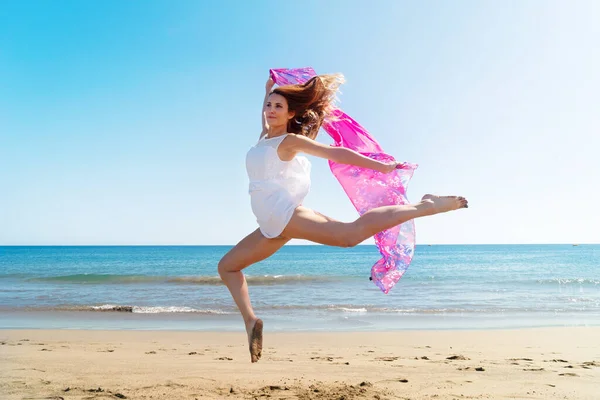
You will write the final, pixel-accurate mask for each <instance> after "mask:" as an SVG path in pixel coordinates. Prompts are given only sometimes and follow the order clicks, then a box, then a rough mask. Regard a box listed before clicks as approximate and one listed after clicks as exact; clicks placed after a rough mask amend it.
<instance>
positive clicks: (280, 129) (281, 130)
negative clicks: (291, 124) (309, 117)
mask: <svg viewBox="0 0 600 400" xmlns="http://www.w3.org/2000/svg"><path fill="white" fill-rule="evenodd" d="M286 133H287V126H273V127H269V129H268V130H267V136H269V137H275V136H281V135H285V134H286Z"/></svg>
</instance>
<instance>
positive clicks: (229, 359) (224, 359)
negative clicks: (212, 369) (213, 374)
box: [215, 357, 233, 361]
mask: <svg viewBox="0 0 600 400" xmlns="http://www.w3.org/2000/svg"><path fill="white" fill-rule="evenodd" d="M215 360H220V361H233V358H231V357H219V358H215Z"/></svg>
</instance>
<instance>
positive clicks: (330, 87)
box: [271, 74, 344, 139]
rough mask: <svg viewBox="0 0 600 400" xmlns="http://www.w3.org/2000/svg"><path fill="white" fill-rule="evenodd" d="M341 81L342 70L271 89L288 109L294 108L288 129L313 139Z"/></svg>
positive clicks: (333, 101)
mask: <svg viewBox="0 0 600 400" xmlns="http://www.w3.org/2000/svg"><path fill="white" fill-rule="evenodd" d="M342 83H344V76H343V75H342V74H330V75H318V76H315V77H313V78H310V79H309V80H308V81H307V82H306V83H303V84H299V85H287V86H281V87H278V88H276V89H274V90H273V91H272V92H271V93H277V94H279V95H281V96H283V97H285V99H286V100H287V103H288V110H289V111H293V112H295V116H294V117H292V118H291V119H290V120H289V122H288V126H287V130H288V132H290V133H296V134H301V135H304V136H306V137H309V138H311V139H315V138H316V137H317V133H318V132H319V129H320V128H321V125H322V124H323V120H324V119H325V118H326V117H327V116H328V115H329V113H330V112H331V111H332V110H333V109H334V103H335V101H336V94H337V91H338V88H339V87H340V85H341V84H342Z"/></svg>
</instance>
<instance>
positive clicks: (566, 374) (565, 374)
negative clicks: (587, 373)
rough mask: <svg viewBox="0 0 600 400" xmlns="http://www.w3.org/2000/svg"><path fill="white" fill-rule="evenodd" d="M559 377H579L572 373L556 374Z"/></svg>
mask: <svg viewBox="0 0 600 400" xmlns="http://www.w3.org/2000/svg"><path fill="white" fill-rule="evenodd" d="M558 375H559V376H579V375H577V374H574V373H572V372H565V373H564V374H558Z"/></svg>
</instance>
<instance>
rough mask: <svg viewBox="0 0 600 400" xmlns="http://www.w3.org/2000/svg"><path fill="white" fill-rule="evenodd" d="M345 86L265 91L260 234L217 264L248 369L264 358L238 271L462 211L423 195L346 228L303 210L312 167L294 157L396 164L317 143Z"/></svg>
mask: <svg viewBox="0 0 600 400" xmlns="http://www.w3.org/2000/svg"><path fill="white" fill-rule="evenodd" d="M343 82H344V78H343V76H342V75H341V74H334V75H319V76H316V77H313V78H311V79H310V80H309V81H307V82H306V83H304V84H299V85H287V86H279V87H277V88H275V89H273V86H274V81H273V80H272V79H271V78H269V80H268V81H267V84H266V87H265V89H266V94H265V100H264V103H263V115H262V117H263V118H262V132H261V134H260V137H259V140H258V142H257V143H256V144H255V145H254V146H253V147H251V148H250V150H249V151H248V154H247V156H246V169H247V172H248V177H249V179H250V189H249V192H250V198H251V204H252V211H253V213H254V215H255V216H256V219H257V222H258V225H259V228H258V229H256V230H255V231H254V232H252V233H250V234H249V235H248V236H246V237H245V238H244V239H242V241H240V242H239V243H238V244H237V245H236V246H235V247H233V248H232V249H231V250H230V251H229V252H227V254H225V255H224V256H223V258H222V259H221V260H220V261H219V275H220V276H221V279H222V280H223V282H224V283H225V285H227V288H228V289H229V291H230V292H231V296H232V297H233V300H234V301H235V303H236V305H237V307H238V308H239V310H240V312H241V314H242V317H243V318H244V323H245V325H246V332H247V334H248V343H249V348H250V359H251V361H252V362H253V363H254V362H257V361H258V360H259V359H260V357H261V353H262V331H263V321H262V320H261V319H259V318H258V317H257V316H256V315H255V314H254V310H253V309H252V305H251V303H250V296H249V294H248V285H247V283H246V278H245V277H244V274H243V273H242V270H243V269H244V268H246V267H249V266H250V265H252V264H254V263H257V262H259V261H262V260H264V259H266V258H267V257H269V256H271V255H272V254H274V253H275V252H276V251H277V250H279V249H280V248H281V247H282V246H283V245H284V244H286V243H287V242H289V241H290V240H291V239H305V240H310V241H312V242H315V243H320V244H324V245H329V246H338V247H353V246H356V245H358V244H359V243H361V242H362V241H364V240H365V239H367V238H369V237H372V236H374V235H375V234H377V233H379V232H381V231H383V230H385V229H389V228H391V227H394V226H397V225H400V224H402V223H403V222H406V221H409V220H411V219H413V218H418V217H424V216H427V215H434V214H439V213H443V212H447V211H453V210H457V209H460V208H467V207H468V204H467V200H466V199H465V198H464V197H459V196H434V195H430V194H428V195H425V196H423V198H422V199H421V201H420V202H418V203H416V204H407V205H393V206H384V207H378V208H374V209H372V210H370V211H368V212H366V213H364V214H363V215H361V216H360V217H359V218H358V219H356V220H355V221H352V222H340V221H337V220H335V219H333V218H330V217H327V216H325V215H323V214H321V213H319V212H317V211H314V210H311V209H309V208H306V207H304V206H303V205H302V202H303V200H304V198H305V197H306V195H307V194H308V191H309V188H310V169H311V164H310V162H309V161H308V159H307V158H306V157H304V156H300V155H299V154H300V153H305V154H310V155H312V156H315V157H320V158H325V159H328V160H332V161H335V162H337V163H341V164H350V165H355V166H358V167H362V168H370V169H373V170H376V171H379V172H382V173H390V172H392V171H394V169H396V167H397V166H398V164H399V163H397V162H391V163H383V162H380V161H376V160H373V159H370V158H368V157H365V156H362V155H361V154H359V153H357V152H355V151H353V150H350V149H346V148H343V147H331V146H327V145H324V144H321V143H319V142H317V141H316V140H315V138H316V136H317V133H318V131H319V129H320V128H321V125H322V124H323V121H324V119H326V118H327V117H328V116H329V114H330V112H331V111H332V110H333V107H334V100H335V98H336V93H337V90H338V88H339V86H340V85H341V84H342V83H343Z"/></svg>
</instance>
